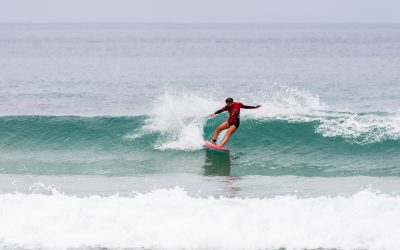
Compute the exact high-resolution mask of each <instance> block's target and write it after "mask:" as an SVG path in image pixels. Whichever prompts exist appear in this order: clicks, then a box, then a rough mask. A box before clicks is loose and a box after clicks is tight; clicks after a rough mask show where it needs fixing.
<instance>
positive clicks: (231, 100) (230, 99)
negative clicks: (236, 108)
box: [225, 97, 233, 103]
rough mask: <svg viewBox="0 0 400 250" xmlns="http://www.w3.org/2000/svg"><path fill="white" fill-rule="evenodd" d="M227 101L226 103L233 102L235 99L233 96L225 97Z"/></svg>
mask: <svg viewBox="0 0 400 250" xmlns="http://www.w3.org/2000/svg"><path fill="white" fill-rule="evenodd" d="M225 102H226V103H232V102H233V99H232V98H231V97H228V98H226V99H225Z"/></svg>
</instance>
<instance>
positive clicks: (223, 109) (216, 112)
mask: <svg viewBox="0 0 400 250" xmlns="http://www.w3.org/2000/svg"><path fill="white" fill-rule="evenodd" d="M224 111H226V107H223V108H222V109H219V110H217V111H215V113H213V114H211V117H214V116H216V115H218V114H219V113H222V112H224Z"/></svg>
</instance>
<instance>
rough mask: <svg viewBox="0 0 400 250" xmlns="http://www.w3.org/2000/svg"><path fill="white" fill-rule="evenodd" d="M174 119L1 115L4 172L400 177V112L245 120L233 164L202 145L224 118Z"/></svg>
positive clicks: (0, 167) (234, 146) (235, 144)
mask: <svg viewBox="0 0 400 250" xmlns="http://www.w3.org/2000/svg"><path fill="white" fill-rule="evenodd" d="M189 113H190V112H189ZM325 115H326V114H325ZM173 117H174V115H168V117H167V118H165V117H161V118H160V117H158V116H157V117H155V118H154V117H152V116H151V115H150V116H136V117H73V116H60V117H54V116H50V117H49V116H12V117H1V118H0V127H1V129H2V131H3V132H2V133H1V134H0V154H1V158H0V159H1V160H0V170H1V172H2V173H33V174H48V173H50V174H116V175H132V174H145V173H165V172H190V173H194V172H196V173H197V172H198V171H199V167H200V169H201V168H202V167H204V166H208V165H210V164H211V165H213V164H217V165H218V164H222V168H224V167H229V168H230V169H231V170H232V172H231V173H232V174H233V175H300V176H314V175H316V176H331V175H333V176H341V175H345V176H347V175H360V174H361V175H371V176H391V175H398V174H399V168H398V162H399V161H400V154H398V152H399V149H400V140H399V134H400V133H399V131H397V129H398V126H399V124H400V123H398V118H397V117H396V116H395V115H393V114H384V113H380V114H376V113H374V114H372V113H371V114H349V113H335V114H332V113H331V114H329V116H322V115H320V116H315V115H310V116H290V117H286V118H284V117H275V118H272V117H263V118H260V117H258V118H255V117H248V116H246V115H245V116H244V117H243V118H242V123H241V127H240V129H239V131H238V132H237V133H236V134H235V135H234V136H233V138H232V140H231V141H230V144H229V147H230V148H231V149H232V153H231V156H232V157H231V159H228V160H227V161H224V159H223V156H219V155H218V154H217V155H215V153H214V154H213V153H212V152H207V154H204V149H203V148H202V141H203V140H204V138H206V139H207V138H210V137H211V135H212V132H213V130H214V128H215V127H216V126H217V125H218V124H219V123H220V122H222V121H223V120H224V117H223V116H221V117H219V118H217V119H213V120H208V121H207V120H206V118H204V117H195V118H194V119H189V118H187V117H186V118H185V117H184V118H182V119H181V120H179V121H177V120H176V119H174V118H173ZM396 126H397V127H396ZM221 157H222V160H221ZM216 167H217V168H218V167H221V166H219V165H218V166H216Z"/></svg>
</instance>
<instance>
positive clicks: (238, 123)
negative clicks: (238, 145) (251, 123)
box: [229, 120, 240, 129]
mask: <svg viewBox="0 0 400 250" xmlns="http://www.w3.org/2000/svg"><path fill="white" fill-rule="evenodd" d="M232 125H235V127H236V129H238V128H239V126H240V120H237V121H236V122H229V127H230V126H232Z"/></svg>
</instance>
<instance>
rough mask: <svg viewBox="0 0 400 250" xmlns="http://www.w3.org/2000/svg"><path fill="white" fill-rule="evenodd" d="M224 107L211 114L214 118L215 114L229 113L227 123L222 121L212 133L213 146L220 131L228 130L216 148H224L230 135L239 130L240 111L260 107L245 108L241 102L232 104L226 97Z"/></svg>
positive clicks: (231, 100)
mask: <svg viewBox="0 0 400 250" xmlns="http://www.w3.org/2000/svg"><path fill="white" fill-rule="evenodd" d="M225 103H226V106H225V107H223V108H222V109H220V110H218V111H216V112H215V113H213V114H211V117H215V116H216V115H217V114H219V113H222V112H224V111H228V113H229V118H228V121H224V122H223V123H221V125H219V126H218V127H217V128H216V129H215V132H214V136H213V138H212V140H211V142H212V143H213V144H215V142H216V141H217V137H218V135H219V133H220V132H221V131H222V130H225V129H228V132H226V135H225V137H224V140H223V141H222V143H221V144H219V145H218V147H224V145H225V144H226V143H227V142H228V140H229V137H231V136H232V134H233V133H234V132H235V131H236V130H237V129H238V128H239V125H240V117H239V115H240V109H241V108H243V109H258V108H259V107H261V105H256V106H247V105H244V104H243V103H241V102H234V101H233V99H232V98H230V97H228V98H226V99H225Z"/></svg>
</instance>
